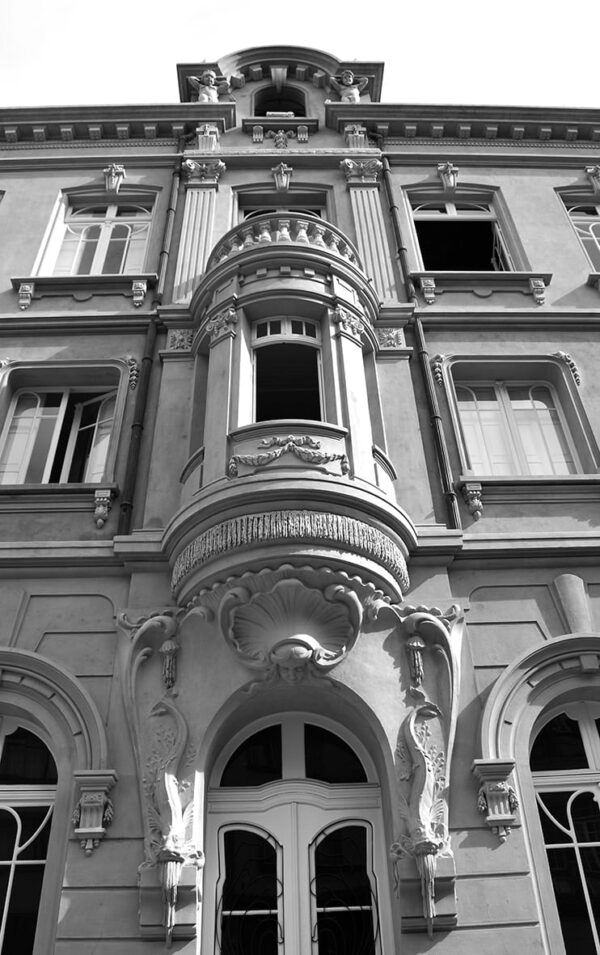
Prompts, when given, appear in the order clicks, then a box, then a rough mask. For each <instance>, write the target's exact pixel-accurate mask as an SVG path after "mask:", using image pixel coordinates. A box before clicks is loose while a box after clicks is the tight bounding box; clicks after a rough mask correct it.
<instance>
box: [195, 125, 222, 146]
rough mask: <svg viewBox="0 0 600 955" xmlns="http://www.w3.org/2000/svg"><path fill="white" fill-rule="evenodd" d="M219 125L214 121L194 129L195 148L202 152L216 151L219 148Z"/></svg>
mask: <svg viewBox="0 0 600 955" xmlns="http://www.w3.org/2000/svg"><path fill="white" fill-rule="evenodd" d="M219 138H220V134H219V127H218V126H215V124H214V123H204V124H203V125H202V126H198V128H197V130H196V148H197V149H198V152H202V153H216V152H218V151H219V149H220V145H219Z"/></svg>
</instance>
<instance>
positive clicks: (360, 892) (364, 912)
mask: <svg viewBox="0 0 600 955" xmlns="http://www.w3.org/2000/svg"><path fill="white" fill-rule="evenodd" d="M312 891H313V893H314V895H315V901H316V913H317V925H316V934H317V938H318V944H319V948H318V951H319V955H375V927H374V924H373V910H374V901H375V900H374V899H373V894H372V890H371V884H370V881H369V877H368V874H367V833H366V829H365V828H364V826H345V827H344V828H342V829H336V830H334V831H333V832H331V833H330V834H329V835H328V836H326V837H325V839H323V841H322V842H321V843H319V845H318V846H317V847H316V849H315V884H314V886H313V887H312Z"/></svg>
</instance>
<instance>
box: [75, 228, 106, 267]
mask: <svg viewBox="0 0 600 955" xmlns="http://www.w3.org/2000/svg"><path fill="white" fill-rule="evenodd" d="M100 231H101V226H99V225H91V226H88V227H87V228H86V229H83V230H82V232H81V241H80V243H79V248H78V256H77V261H76V263H75V268H74V270H73V271H74V272H75V274H76V275H90V274H91V273H92V271H93V266H94V256H95V255H96V249H97V248H98V242H99V240H100Z"/></svg>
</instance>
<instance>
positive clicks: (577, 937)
mask: <svg viewBox="0 0 600 955" xmlns="http://www.w3.org/2000/svg"><path fill="white" fill-rule="evenodd" d="M588 851H589V850H588ZM548 863H549V866H550V874H551V876H552V884H553V886H554V895H555V898H556V905H557V908H558V915H559V918H560V927H561V929H562V933H563V939H564V943H565V948H566V950H567V955H596V946H595V943H594V938H593V935H592V929H591V924H590V914H589V911H588V907H587V904H586V900H585V895H584V893H583V887H582V883H581V877H580V874H579V867H578V865H577V858H576V855H575V850H574V849H549V850H548ZM595 892H596V904H598V894H597V892H598V883H597V878H596V882H595Z"/></svg>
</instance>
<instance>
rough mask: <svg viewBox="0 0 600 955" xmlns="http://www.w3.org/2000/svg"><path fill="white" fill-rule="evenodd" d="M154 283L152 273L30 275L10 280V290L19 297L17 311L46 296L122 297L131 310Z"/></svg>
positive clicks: (86, 298) (155, 276) (155, 279)
mask: <svg viewBox="0 0 600 955" xmlns="http://www.w3.org/2000/svg"><path fill="white" fill-rule="evenodd" d="M157 281H158V276H157V275H156V273H155V272H140V273H138V274H136V275H31V276H25V277H17V278H12V279H11V283H12V287H13V288H14V289H15V291H16V292H18V293H19V308H20V309H22V310H24V309H26V308H29V306H30V305H31V302H32V301H33V299H39V298H43V297H44V296H46V295H70V296H72V298H74V299H75V300H76V301H78V302H85V301H88V300H89V299H90V298H92V297H93V296H94V295H125V296H127V297H129V298H132V299H133V305H134V306H135V308H139V307H140V306H141V305H143V304H144V298H145V297H146V292H147V291H148V288H149V287H150V288H153V287H154V286H155V285H156V283H157Z"/></svg>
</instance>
